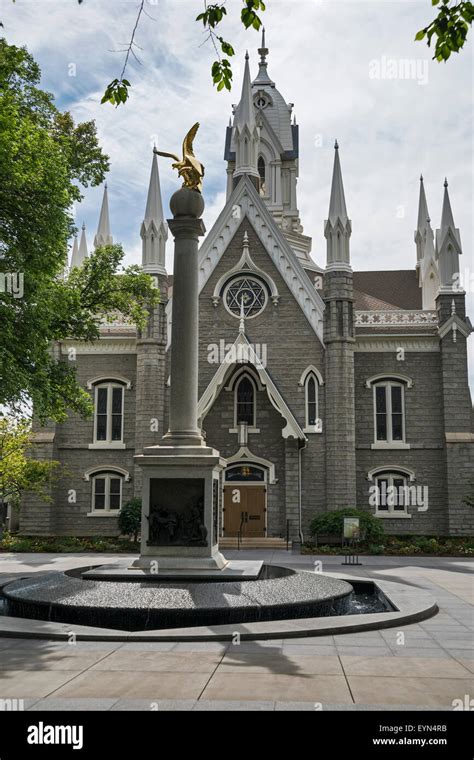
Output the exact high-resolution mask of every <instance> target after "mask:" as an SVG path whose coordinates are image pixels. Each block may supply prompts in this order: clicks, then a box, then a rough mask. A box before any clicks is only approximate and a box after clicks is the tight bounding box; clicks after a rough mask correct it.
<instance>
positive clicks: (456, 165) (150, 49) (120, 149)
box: [2, 0, 474, 378]
mask: <svg viewBox="0 0 474 760" xmlns="http://www.w3.org/2000/svg"><path fill="white" fill-rule="evenodd" d="M227 6H228V10H229V16H228V18H227V19H226V21H225V25H224V27H223V31H222V33H223V35H224V36H225V37H228V38H230V39H231V41H232V42H233V43H234V46H235V48H236V50H237V57H236V59H234V72H235V74H234V76H235V87H234V90H233V92H232V93H230V94H228V93H219V94H218V93H217V92H216V91H215V89H214V88H213V87H212V83H211V81H210V72H209V69H210V65H211V62H212V60H213V59H214V53H213V51H212V48H211V47H210V46H209V45H203V46H201V47H200V44H201V42H202V41H203V40H204V37H203V35H202V29H201V28H200V27H199V25H198V24H196V23H195V21H194V17H195V15H196V14H197V12H198V11H199V6H198V4H197V3H196V2H195V0H179V2H177V0H158V2H157V3H153V2H150V1H148V2H147V3H146V6H145V7H146V10H147V12H148V13H149V14H150V15H151V16H152V17H154V19H155V20H151V19H149V18H147V17H144V18H143V19H142V23H141V25H140V28H139V30H138V34H137V38H136V39H137V43H138V44H139V45H140V47H141V50H137V53H138V55H139V57H140V59H141V61H142V64H143V65H142V66H138V65H137V64H136V63H133V62H132V64H131V66H130V70H129V72H128V77H129V79H130V80H131V82H132V85H133V87H132V96H131V99H130V102H129V103H127V105H125V106H121V107H120V108H118V109H114V108H112V107H111V106H109V105H104V106H101V105H100V96H101V93H102V91H103V89H104V87H105V85H106V84H107V82H108V81H110V80H111V79H112V78H114V77H115V76H118V75H119V73H120V70H121V64H122V59H123V56H122V55H120V54H117V53H112V52H109V51H111V50H116V49H118V48H120V45H121V43H123V42H125V41H126V40H127V39H128V37H129V35H130V30H131V28H132V26H133V21H134V17H135V15H136V11H137V3H136V0H126V1H123V2H119V1H117V0H115V1H114V2H111V0H96V2H94V3H92V2H88V0H86V1H85V2H84V3H83V4H82V5H81V6H79V5H77V4H76V3H75V2H73V0H62V1H60V0H42V2H41V3H38V2H37V0H29V1H28V0H22V2H20V3H16V4H15V5H13V4H11V5H10V4H8V5H6V6H5V7H4V8H3V9H2V21H3V23H4V25H5V28H4V33H5V35H6V37H7V40H8V41H10V42H14V43H15V44H26V45H27V46H28V48H29V49H30V51H31V52H32V53H33V54H34V56H35V58H36V59H37V60H38V62H39V63H40V65H41V68H42V70H43V75H44V81H45V83H46V86H47V87H48V88H49V89H50V90H52V91H53V92H54V93H55V94H56V95H57V96H58V98H59V104H60V106H61V107H67V108H69V109H70V110H71V111H72V113H73V114H74V116H75V118H76V119H82V120H84V119H91V118H93V119H95V120H96V122H97V126H98V130H99V135H100V139H101V142H102V144H103V146H104V149H105V151H106V152H107V153H108V154H109V155H110V157H111V172H110V176H109V179H108V181H109V197H110V202H111V217H112V225H113V232H114V236H115V238H116V239H118V240H120V241H121V242H123V244H124V246H125V247H126V249H127V260H128V261H132V260H134V261H137V260H139V256H140V238H139V229H140V223H141V219H142V216H143V210H144V206H145V198H146V190H147V185H148V176H149V169H150V163H151V144H152V141H153V139H154V137H155V136H156V138H155V139H157V140H158V142H159V144H160V145H161V147H163V148H164V149H165V150H171V151H178V150H179V147H180V143H181V140H182V137H183V135H184V133H185V132H186V130H187V129H188V128H189V127H190V126H191V124H192V123H193V122H194V121H195V120H199V121H200V122H201V130H200V133H199V136H198V138H197V140H196V149H197V151H198V155H199V157H200V158H201V159H202V161H203V163H204V164H205V166H206V184H205V195H206V203H207V210H206V217H205V221H206V226H207V228H208V229H209V228H210V224H211V223H212V221H213V220H214V219H215V218H216V216H217V214H218V212H219V209H220V207H221V205H222V203H223V200H224V197H225V196H224V192H225V183H226V173H225V164H224V161H223V151H224V138H225V127H226V126H227V123H228V119H229V114H230V112H231V104H232V103H233V102H236V101H237V100H238V98H239V94H240V82H241V72H242V68H243V54H244V52H245V49H246V48H249V51H250V54H251V65H252V72H253V73H256V70H257V54H256V48H257V47H258V44H259V35H258V34H257V33H256V32H255V31H253V30H249V31H247V32H245V31H244V30H243V29H242V30H241V29H240V25H239V22H238V12H239V10H240V3H237V2H233V3H232V4H231V3H228V4H227ZM289 8H290V9H291V13H290V14H289V12H288V9H289ZM435 12H436V11H435V9H433V8H432V7H431V6H430V4H429V2H427V0H404V1H402V2H389V1H388V0H387V1H385V0H377V2H375V1H372V2H370V1H369V2H365V1H363V0H357V2H355V1H352V2H340V1H339V0H330V1H329V0H327V1H325V2H319V1H317V0H286V1H285V2H283V0H269V2H268V4H267V11H266V12H265V25H266V29H267V44H268V46H269V48H270V55H269V72H270V75H271V76H272V78H273V79H274V80H275V81H276V83H277V86H278V88H279V89H280V91H281V92H282V94H283V95H284V97H285V98H286V100H287V101H291V102H293V103H294V104H295V113H296V115H297V118H298V123H299V124H300V179H299V185H298V193H299V206H300V211H301V217H302V222H303V224H304V227H305V232H306V233H307V234H310V235H312V236H313V255H314V258H315V260H316V261H317V262H318V263H320V264H322V263H324V258H325V240H324V236H323V221H324V218H325V216H326V214H327V206H328V201H329V184H330V178H331V169H332V160H333V150H332V146H333V143H334V138H336V137H337V139H338V140H339V144H340V147H341V163H342V168H343V175H344V182H345V190H346V199H347V205H348V210H349V213H350V216H351V218H352V222H353V234H352V243H351V245H352V258H353V265H354V267H355V268H356V269H384V268H386V269H398V268H409V267H412V266H413V265H414V261H415V246H414V243H413V230H414V226H415V220H416V213H417V197H418V177H419V174H420V172H421V171H422V172H423V174H424V177H425V187H426V191H427V198H428V205H429V210H430V213H431V218H432V223H433V227H436V226H438V225H439V219H440V213H441V203H442V191H443V186H442V184H443V180H444V176H445V175H448V178H449V181H450V194H451V201H452V205H453V211H454V217H455V221H456V224H457V225H458V227H460V229H461V237H462V242H463V248H464V267H468V268H469V269H470V271H471V272H474V264H473V259H472V243H473V240H472V224H471V214H472V145H471V133H472V99H471V93H472V44H471V43H468V44H467V46H466V48H465V49H464V50H463V51H462V53H461V54H460V55H458V56H456V55H454V56H453V57H452V58H451V59H450V60H449V62H448V63H447V64H439V63H437V62H433V61H432V60H431V56H432V51H431V50H429V49H428V48H427V47H426V45H425V44H424V43H415V42H414V36H415V33H416V31H418V29H420V28H421V27H423V26H425V25H426V24H427V22H428V21H429V20H430V19H431V18H432V17H433V16H434V14H435ZM406 59H409V60H415V62H418V66H419V67H420V68H419V72H423V74H424V76H423V77H422V78H423V79H425V78H426V77H427V81H426V83H425V84H420V83H418V80H417V79H374V78H371V76H370V73H371V71H372V72H373V69H374V64H373V62H374V61H375V62H378V63H379V64H380V65H381V66H383V65H384V64H383V61H384V60H385V62H386V61H387V60H393V61H395V62H398V61H401V60H402V61H404V60H406ZM71 62H72V63H75V64H76V67H77V72H76V76H75V77H70V76H68V64H70V63H71ZM419 79H420V77H419ZM317 135H321V138H322V145H321V147H316V144H315V137H316V136H317ZM160 172H161V178H162V190H163V199H164V203H165V207H166V208H167V204H168V199H169V196H170V194H171V193H172V192H173V191H174V189H175V188H176V177H175V176H173V172H172V170H171V167H170V165H169V164H167V163H166V161H162V162H160ZM100 198H101V190H100V189H98V188H97V189H92V190H89V191H88V192H87V196H86V198H85V200H84V202H83V203H82V204H81V206H80V207H79V209H78V221H79V222H82V219H83V218H84V219H85V221H86V223H87V226H88V237H89V242H92V238H93V234H94V231H95V225H96V224H97V218H98V212H99V206H100ZM401 210H403V215H401V213H400V211H401ZM170 248H171V246H170ZM473 290H474V285H471V292H470V293H469V294H468V303H469V310H470V313H471V314H473V313H474V292H472V291H473ZM472 342H473V341H472V339H471V343H472ZM471 354H472V356H471V363H470V366H471V376H472V377H473V378H474V351H471Z"/></svg>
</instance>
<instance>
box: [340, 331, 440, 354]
mask: <svg viewBox="0 0 474 760" xmlns="http://www.w3.org/2000/svg"><path fill="white" fill-rule="evenodd" d="M400 347H401V348H403V349H404V351H409V352H420V353H421V352H439V351H440V346H439V340H438V338H435V337H432V336H426V338H425V337H421V336H420V337H418V336H417V337H416V338H415V337H414V336H410V337H408V338H407V337H406V336H404V335H400V336H399V337H398V336H391V337H387V336H381V335H357V336H356V344H355V346H354V351H357V352H359V353H391V354H392V353H396V352H397V351H398V350H399V349H400Z"/></svg>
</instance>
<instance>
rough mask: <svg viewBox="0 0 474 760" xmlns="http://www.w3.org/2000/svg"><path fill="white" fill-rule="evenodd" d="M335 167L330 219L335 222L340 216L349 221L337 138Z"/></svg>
mask: <svg viewBox="0 0 474 760" xmlns="http://www.w3.org/2000/svg"><path fill="white" fill-rule="evenodd" d="M334 150H335V153H334V168H333V173H332V185H331V198H330V201H329V215H328V219H329V220H330V221H331V222H334V221H335V220H336V219H337V218H338V217H339V218H340V219H341V221H342V222H344V223H345V222H346V221H347V218H348V217H347V209H346V199H345V196H344V185H343V183H342V172H341V164H340V160H339V144H338V142H337V140H336V142H335V143H334Z"/></svg>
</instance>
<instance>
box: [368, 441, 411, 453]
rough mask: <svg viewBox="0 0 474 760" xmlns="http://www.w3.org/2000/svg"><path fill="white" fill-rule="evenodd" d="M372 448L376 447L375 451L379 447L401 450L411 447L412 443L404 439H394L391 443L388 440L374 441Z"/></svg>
mask: <svg viewBox="0 0 474 760" xmlns="http://www.w3.org/2000/svg"><path fill="white" fill-rule="evenodd" d="M370 448H371V449H374V450H375V451H377V449H378V450H379V451H390V449H393V450H396V451H401V450H404V449H409V448H410V444H409V443H404V442H403V441H392V442H390V443H388V442H387V441H377V443H372V444H371V445H370Z"/></svg>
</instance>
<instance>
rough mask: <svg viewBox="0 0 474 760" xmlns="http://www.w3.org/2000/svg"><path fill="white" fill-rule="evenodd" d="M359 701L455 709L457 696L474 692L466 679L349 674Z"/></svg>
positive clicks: (357, 701)
mask: <svg viewBox="0 0 474 760" xmlns="http://www.w3.org/2000/svg"><path fill="white" fill-rule="evenodd" d="M348 681H349V685H350V688H351V692H352V694H353V696H354V699H355V702H356V704H357V703H363V704H364V703H370V702H372V703H373V702H374V701H375V702H376V701H380V703H381V704H384V705H387V704H407V705H417V704H418V705H431V706H432V707H445V708H450V707H451V708H452V703H453V700H454V699H460V698H462V697H463V696H464V695H465V694H472V687H473V686H474V684H473V683H470V682H469V680H467V679H465V678H419V677H417V678H398V677H380V676H378V677H374V676H349V677H348Z"/></svg>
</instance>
